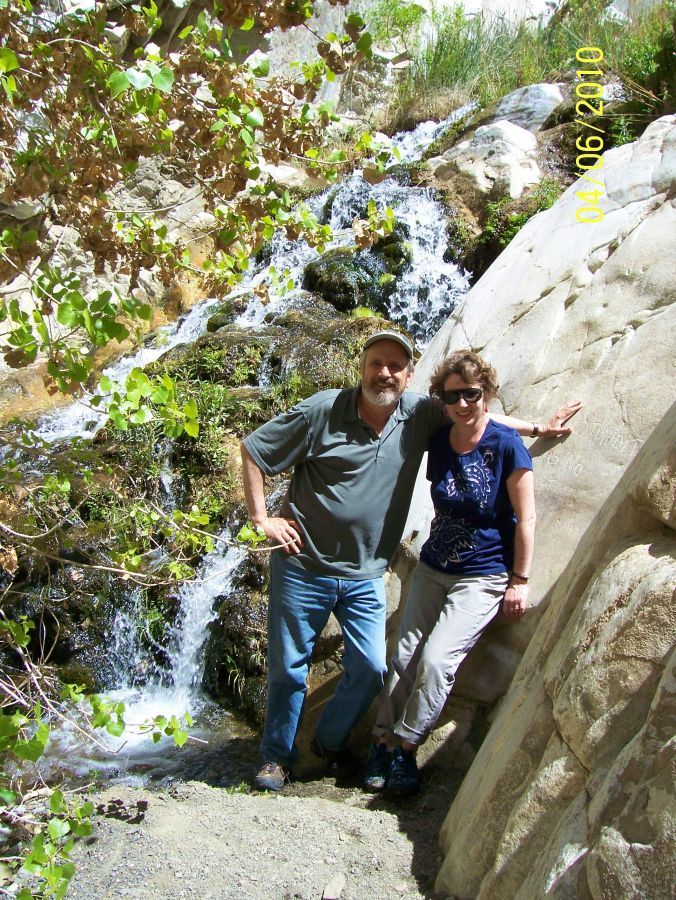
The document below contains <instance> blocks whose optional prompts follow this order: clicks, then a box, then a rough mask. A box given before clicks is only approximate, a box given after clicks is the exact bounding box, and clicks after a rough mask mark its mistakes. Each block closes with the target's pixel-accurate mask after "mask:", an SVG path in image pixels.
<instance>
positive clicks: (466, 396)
mask: <svg viewBox="0 0 676 900" xmlns="http://www.w3.org/2000/svg"><path fill="white" fill-rule="evenodd" d="M482 394H483V389H482V388H461V389H460V390H459V391H442V392H441V399H442V400H443V401H444V403H447V404H448V405H449V406H454V405H455V404H456V403H457V402H458V400H459V399H460V398H461V397H462V399H463V400H464V401H465V402H466V403H476V402H477V400H480V399H481V395H482Z"/></svg>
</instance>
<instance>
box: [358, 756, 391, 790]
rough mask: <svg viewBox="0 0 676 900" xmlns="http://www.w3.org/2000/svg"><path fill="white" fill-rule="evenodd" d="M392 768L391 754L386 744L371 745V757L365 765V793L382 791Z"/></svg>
mask: <svg viewBox="0 0 676 900" xmlns="http://www.w3.org/2000/svg"><path fill="white" fill-rule="evenodd" d="M391 767H392V752H391V751H390V750H388V749H387V744H371V755H370V756H369V761H368V763H367V765H366V774H365V775H364V787H365V788H366V790H367V791H376V792H377V791H384V790H385V787H386V786H387V779H388V776H389V774H390V768H391Z"/></svg>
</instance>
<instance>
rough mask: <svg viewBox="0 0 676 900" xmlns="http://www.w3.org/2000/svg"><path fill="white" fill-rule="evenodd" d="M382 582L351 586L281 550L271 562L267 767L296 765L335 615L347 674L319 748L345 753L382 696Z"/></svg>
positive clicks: (321, 727)
mask: <svg viewBox="0 0 676 900" xmlns="http://www.w3.org/2000/svg"><path fill="white" fill-rule="evenodd" d="M385 610H386V604H385V588H384V585H383V580H382V578H374V579H370V578H369V579H365V580H361V581H348V580H346V579H343V578H334V577H333V576H328V575H318V574H316V573H315V572H310V571H308V570H307V569H303V568H301V567H300V566H299V565H298V564H295V563H292V562H290V561H289V559H288V558H287V557H286V556H285V555H284V554H283V553H282V552H280V551H276V552H275V553H273V554H272V556H271V559H270V603H269V606H268V699H267V711H266V716H265V727H264V729H263V740H262V741H261V755H262V756H263V759H264V760H266V761H267V762H277V763H283V764H285V765H288V766H290V765H292V764H293V763H294V762H295V761H296V759H297V758H298V748H297V747H296V735H297V734H298V729H299V728H300V723H301V719H302V716H303V707H304V705H305V697H306V695H307V675H308V671H309V668H310V659H311V657H312V651H313V649H314V646H315V643H316V641H317V638H318V637H319V636H320V634H321V633H322V630H323V629H324V626H325V625H326V623H327V622H328V620H329V616H330V615H331V613H332V612H333V613H334V614H335V616H336V618H337V619H338V622H339V623H340V627H341V629H342V631H343V643H344V656H343V675H342V677H341V679H340V681H339V682H338V687H337V688H336V692H335V694H334V695H333V697H332V698H331V700H329V702H328V703H327V704H326V706H325V707H324V710H323V711H322V714H321V716H320V717H319V720H318V722H317V726H316V728H315V735H316V738H317V740H318V741H319V743H320V744H321V745H322V746H323V747H326V748H327V749H329V750H342V748H343V747H344V745H345V742H346V741H347V738H348V736H349V734H350V731H351V730H352V728H353V726H354V725H355V724H356V723H357V722H358V721H359V719H360V718H361V717H362V716H363V715H364V713H365V712H366V711H367V710H368V708H369V706H370V705H371V703H372V702H373V700H374V699H375V697H376V696H377V694H378V693H379V692H380V690H381V688H382V686H383V682H384V677H385V672H386V671H387V666H386V661H385Z"/></svg>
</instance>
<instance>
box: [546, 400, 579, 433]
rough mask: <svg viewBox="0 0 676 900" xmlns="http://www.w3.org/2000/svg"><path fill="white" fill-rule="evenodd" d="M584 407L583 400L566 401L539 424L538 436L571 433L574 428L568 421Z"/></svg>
mask: <svg viewBox="0 0 676 900" xmlns="http://www.w3.org/2000/svg"><path fill="white" fill-rule="evenodd" d="M581 409H582V400H571V401H570V403H564V405H563V406H561V407H559V409H557V410H556V412H555V413H554V415H553V416H550V418H549V419H547V421H546V422H545V424H544V425H540V426H539V431H538V437H546V438H553V437H562V436H563V435H564V434H570V433H571V431H572V430H573V429H572V428H571V427H570V425H566V422H567V421H568V420H569V419H572V417H573V416H574V415H575V413H577V412H579V411H580V410H581Z"/></svg>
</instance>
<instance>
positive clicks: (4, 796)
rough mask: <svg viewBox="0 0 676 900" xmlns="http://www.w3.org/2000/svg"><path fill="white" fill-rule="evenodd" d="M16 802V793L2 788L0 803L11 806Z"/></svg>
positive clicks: (0, 789) (0, 790)
mask: <svg viewBox="0 0 676 900" xmlns="http://www.w3.org/2000/svg"><path fill="white" fill-rule="evenodd" d="M15 802H16V794H15V793H14V791H10V790H8V789H7V788H0V803H4V804H6V805H7V806H11V805H12V804H13V803H15Z"/></svg>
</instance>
